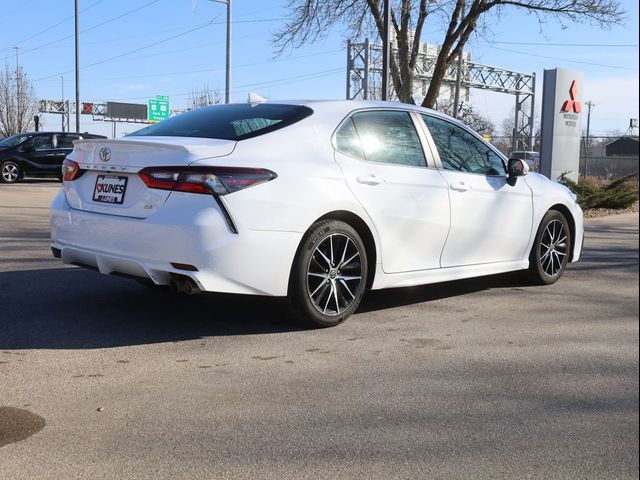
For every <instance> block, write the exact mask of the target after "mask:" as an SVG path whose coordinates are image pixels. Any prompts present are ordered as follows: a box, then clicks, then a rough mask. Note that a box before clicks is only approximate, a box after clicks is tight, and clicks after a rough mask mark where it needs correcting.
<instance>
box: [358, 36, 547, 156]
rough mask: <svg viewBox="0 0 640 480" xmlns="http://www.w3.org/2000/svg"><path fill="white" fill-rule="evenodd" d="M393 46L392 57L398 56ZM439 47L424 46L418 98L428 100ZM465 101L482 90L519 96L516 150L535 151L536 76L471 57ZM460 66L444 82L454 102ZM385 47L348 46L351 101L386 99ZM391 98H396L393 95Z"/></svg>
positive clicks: (444, 93)
mask: <svg viewBox="0 0 640 480" xmlns="http://www.w3.org/2000/svg"><path fill="white" fill-rule="evenodd" d="M394 52H395V48H393V45H392V55H395V53H394ZM438 53H439V46H437V45H431V44H426V43H423V44H422V45H421V47H420V52H419V54H418V61H417V62H416V73H415V78H414V96H415V97H424V96H425V95H426V94H427V89H428V88H429V83H430V81H431V78H432V75H433V67H434V65H435V63H436V60H437V58H438ZM462 60H463V61H462V89H463V91H462V92H461V98H465V99H466V100H467V101H468V100H469V90H470V89H471V88H478V89H483V90H490V91H492V92H501V93H508V94H510V95H515V100H516V101H515V123H514V130H513V137H512V138H513V140H512V150H533V147H534V136H533V133H534V132H533V120H534V109H535V88H536V74H535V73H520V72H514V71H512V70H507V69H504V68H499V67H492V66H489V65H482V64H480V63H475V62H472V61H471V55H470V54H469V53H464V54H463V59H462ZM457 69H458V66H457V65H452V66H451V67H450V68H449V69H448V70H447V73H446V74H445V77H444V80H443V82H442V87H443V88H442V90H441V97H449V98H450V99H453V92H454V91H455V84H456V75H457ZM381 88H382V46H381V45H377V44H374V43H371V42H370V41H369V40H368V39H367V40H365V41H364V42H361V43H355V42H351V41H349V42H348V47H347V100H354V99H358V98H360V99H365V100H378V99H380V98H382V90H381ZM388 98H396V97H395V94H394V92H389V96H388Z"/></svg>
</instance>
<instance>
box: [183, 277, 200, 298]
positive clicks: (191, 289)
mask: <svg viewBox="0 0 640 480" xmlns="http://www.w3.org/2000/svg"><path fill="white" fill-rule="evenodd" d="M183 281H184V283H183V285H182V290H183V291H184V293H186V294H187V295H196V294H198V293H200V292H201V291H202V290H200V288H198V286H197V285H196V284H195V282H194V281H193V280H191V279H190V278H187V279H185V280H183Z"/></svg>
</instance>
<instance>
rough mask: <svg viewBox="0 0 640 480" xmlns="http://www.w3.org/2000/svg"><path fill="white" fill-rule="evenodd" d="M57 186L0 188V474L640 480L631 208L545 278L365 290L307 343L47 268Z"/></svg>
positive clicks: (233, 312) (122, 284)
mask: <svg viewBox="0 0 640 480" xmlns="http://www.w3.org/2000/svg"><path fill="white" fill-rule="evenodd" d="M59 186H60V184H59V183H57V182H49V181H30V182H27V183H22V184H17V185H0V305H1V307H0V478H7V479H9V478H11V479H23V478H24V479H33V478H65V479H66V478H68V479H72V478H83V479H85V478H216V479H218V478H220V479H222V478H229V479H243V478H260V479H288V478H291V479H299V478H314V479H315V478H344V479H356V478H380V479H395V478H398V479H417V478H425V479H432V478H433V479H448V478H451V479H458V478H563V479H565V478H566V479H574V478H575V479H606V478H616V479H619V478H637V477H638V436H637V435H638V216H637V214H623V215H618V216H612V217H603V218H598V219H590V220H588V221H587V223H586V225H587V236H586V243H585V249H586V250H585V252H584V257H583V260H582V261H581V262H580V263H578V264H573V265H571V266H570V267H569V269H568V271H567V272H566V274H565V276H564V277H563V278H562V279H561V280H560V282H559V283H558V284H556V285H553V286H550V287H531V286H526V285H523V284H521V282H520V281H519V277H518V275H502V276H495V277H485V278H480V279H473V280H465V281H458V282H454V283H449V284H439V285H431V286H425V287H419V288H410V289H397V290H388V291H378V292H370V293H369V294H368V295H367V296H366V297H365V300H364V302H363V304H362V306H361V307H360V309H359V310H358V313H357V314H356V315H354V316H353V317H352V318H351V319H350V320H348V322H347V323H345V324H344V325H342V326H339V327H337V328H333V329H325V330H308V329H304V328H301V327H299V326H297V325H295V324H292V323H289V322H288V321H286V320H284V319H283V318H282V315H281V313H280V310H279V305H278V302H277V301H275V300H273V299H265V298H254V297H242V296H233V295H217V294H207V295H200V296H194V297H186V296H179V295H175V294H172V293H170V292H168V291H166V290H164V289H150V288H147V287H144V286H142V285H139V284H137V283H135V282H133V281H130V280H126V279H122V278H118V277H108V276H103V275H98V274H96V273H94V272H90V271H85V270H81V269H78V268H75V267H69V266H65V265H62V264H61V263H60V261H59V260H55V259H53V257H52V256H51V253H50V250H49V233H48V204H49V202H50V200H51V199H52V198H53V196H54V195H55V193H56V191H57V189H58V188H59ZM3 425H4V431H3V430H2V429H3ZM3 445H4V446H3Z"/></svg>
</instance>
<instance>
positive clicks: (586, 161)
mask: <svg viewBox="0 0 640 480" xmlns="http://www.w3.org/2000/svg"><path fill="white" fill-rule="evenodd" d="M585 105H586V106H587V138H586V141H585V144H584V157H585V158H584V176H585V177H586V176H587V173H588V171H589V156H590V155H591V145H590V142H589V131H590V128H591V108H592V107H595V106H596V105H595V103H593V102H592V101H591V100H589V101H588V102H585Z"/></svg>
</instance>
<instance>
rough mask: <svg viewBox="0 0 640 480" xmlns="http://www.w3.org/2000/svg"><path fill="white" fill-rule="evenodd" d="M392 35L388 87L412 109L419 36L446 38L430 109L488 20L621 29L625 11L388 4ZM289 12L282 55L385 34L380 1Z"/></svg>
mask: <svg viewBox="0 0 640 480" xmlns="http://www.w3.org/2000/svg"><path fill="white" fill-rule="evenodd" d="M390 1H392V15H391V17H392V23H393V27H392V30H393V32H392V35H394V36H395V40H394V43H395V44H396V45H397V53H396V55H392V56H391V57H392V58H391V59H390V73H391V80H392V83H393V87H394V89H395V92H396V94H397V96H398V99H399V100H400V101H401V102H405V103H415V101H414V99H413V95H412V94H413V77H414V72H415V69H416V62H417V59H418V53H419V48H420V39H421V36H422V32H423V31H424V30H425V29H427V28H431V29H432V30H434V31H436V30H440V29H441V28H444V30H445V33H444V36H443V37H442V40H441V42H440V50H439V53H438V57H437V60H436V62H435V65H434V70H433V78H432V80H431V83H430V85H429V90H428V91H427V94H426V96H425V98H424V101H423V102H422V105H423V106H425V107H431V108H432V107H434V106H435V104H436V100H437V98H438V93H439V91H440V86H441V85H442V81H443V79H444V77H445V74H446V72H447V69H448V68H449V67H450V66H451V65H452V64H453V63H454V62H455V60H456V58H457V57H458V55H460V54H461V53H462V51H463V48H464V46H465V44H466V43H467V41H468V40H469V38H470V36H471V35H472V34H473V33H474V32H476V33H477V31H478V30H482V28H483V26H486V21H487V20H488V19H489V18H490V17H489V16H488V15H487V14H488V13H490V12H491V13H493V14H495V15H500V14H501V13H503V12H504V11H505V10H507V9H509V8H519V9H523V10H525V11H527V12H529V13H531V14H532V15H534V16H536V18H537V19H538V21H539V22H540V23H541V26H542V25H544V23H545V22H546V21H547V20H548V19H550V18H554V19H556V20H558V21H559V22H561V23H563V24H564V23H566V22H591V23H593V24H595V25H598V26H600V27H604V28H606V27H609V26H611V25H614V24H618V23H621V22H622V20H623V16H624V11H623V10H622V8H621V6H620V2H619V1H618V0H439V1H429V0H390ZM286 10H287V11H289V12H291V14H290V16H289V20H288V21H287V22H286V24H285V25H284V26H283V28H282V29H281V30H280V31H278V32H276V33H275V35H274V37H273V42H274V44H275V45H276V47H277V48H278V51H279V53H282V52H283V51H285V50H286V49H287V48H289V47H292V48H295V47H298V46H300V45H303V44H306V43H311V42H314V41H317V40H321V39H323V38H324V37H326V35H327V34H328V32H329V31H330V30H331V29H332V28H333V27H335V26H336V25H341V26H342V27H343V29H344V31H345V33H347V34H349V35H356V36H357V35H360V34H362V33H364V32H368V31H375V32H377V33H378V34H379V35H380V36H381V37H382V32H383V31H384V21H383V1H382V0H288V3H287V6H286Z"/></svg>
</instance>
